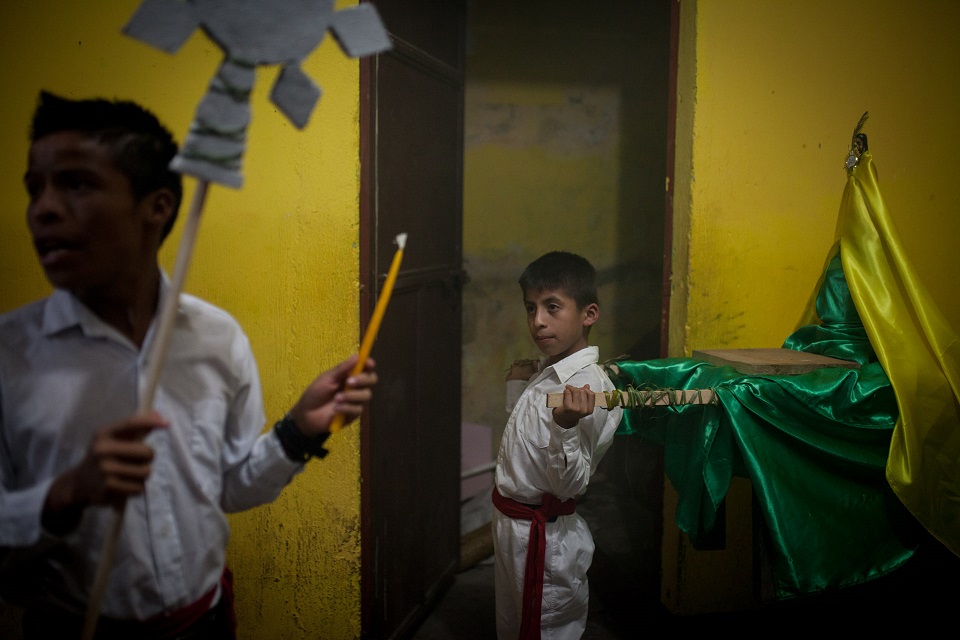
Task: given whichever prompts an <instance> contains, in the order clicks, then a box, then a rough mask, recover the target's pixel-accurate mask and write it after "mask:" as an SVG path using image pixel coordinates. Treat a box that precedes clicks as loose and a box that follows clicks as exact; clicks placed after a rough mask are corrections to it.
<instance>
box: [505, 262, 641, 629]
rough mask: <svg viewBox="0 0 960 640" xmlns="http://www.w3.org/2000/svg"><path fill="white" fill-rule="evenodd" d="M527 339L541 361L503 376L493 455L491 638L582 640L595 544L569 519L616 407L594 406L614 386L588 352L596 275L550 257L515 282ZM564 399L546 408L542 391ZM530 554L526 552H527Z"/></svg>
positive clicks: (616, 417)
mask: <svg viewBox="0 0 960 640" xmlns="http://www.w3.org/2000/svg"><path fill="white" fill-rule="evenodd" d="M520 288H521V290H522V292H523V300H524V305H525V307H526V310H527V325H528V328H529V330H530V336H531V337H532V338H533V341H534V342H535V343H536V345H537V347H538V348H539V349H540V351H541V352H542V354H543V357H542V358H541V359H540V361H539V362H537V361H530V360H526V361H517V362H515V363H514V365H513V367H511V370H510V372H509V373H508V374H507V409H508V411H510V418H509V420H508V422H507V426H506V429H505V431H504V434H503V438H502V440H501V444H500V451H499V454H498V455H497V470H496V478H495V482H494V491H493V502H494V505H495V507H496V508H495V509H494V512H493V522H492V525H491V526H492V528H493V541H494V559H495V574H494V575H495V586H496V610H497V636H498V637H499V638H500V640H515V639H516V638H549V639H576V638H580V637H581V635H582V634H583V631H584V629H585V627H586V620H587V603H588V596H589V592H588V588H587V570H588V569H589V567H590V563H591V561H592V559H593V551H594V543H593V537H592V536H591V534H590V529H589V527H588V526H587V523H586V522H585V521H584V519H583V518H582V517H581V516H580V515H579V514H577V513H576V510H575V509H576V499H577V498H578V497H579V496H581V495H583V493H584V492H585V491H586V489H587V485H588V483H589V482H590V476H591V475H592V474H593V471H594V470H595V469H596V466H597V464H598V463H599V462H600V458H601V457H602V456H603V454H604V453H605V452H606V451H607V449H608V448H609V447H610V445H611V444H612V442H613V436H614V433H615V432H616V430H617V426H618V424H619V422H620V417H621V414H622V409H620V408H619V407H618V408H614V409H612V410H608V409H606V408H603V407H599V408H598V407H596V406H595V397H594V393H595V392H599V391H611V390H613V389H614V385H613V383H612V382H611V381H610V378H609V377H608V376H607V375H606V373H605V372H604V371H603V369H602V368H601V367H600V366H599V365H598V364H597V363H598V358H599V352H598V349H597V348H596V347H591V346H589V345H588V342H587V336H588V334H589V332H590V327H592V326H593V325H594V323H596V321H597V319H598V318H599V316H600V307H599V303H598V299H597V286H596V271H595V270H594V268H593V266H592V265H591V264H590V262H589V261H587V260H586V259H584V258H582V257H581V256H578V255H575V254H572V253H567V252H562V251H554V252H551V253H548V254H545V255H544V256H541V257H540V258H538V259H537V260H535V261H534V262H532V263H531V264H530V265H529V266H528V267H527V268H526V269H525V270H524V272H523V274H522V275H521V276H520ZM557 392H563V404H562V406H560V407H557V408H554V409H550V408H547V402H546V397H547V394H548V393H557ZM528 550H529V553H528Z"/></svg>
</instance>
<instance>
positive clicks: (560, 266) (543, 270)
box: [520, 251, 599, 309]
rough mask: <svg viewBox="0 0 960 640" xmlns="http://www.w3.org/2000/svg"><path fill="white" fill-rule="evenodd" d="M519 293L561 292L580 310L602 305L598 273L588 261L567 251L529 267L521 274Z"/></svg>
mask: <svg viewBox="0 0 960 640" xmlns="http://www.w3.org/2000/svg"><path fill="white" fill-rule="evenodd" d="M520 289H521V290H522V291H523V292H527V291H543V290H546V289H559V290H560V291H563V292H564V293H565V294H566V295H568V296H570V297H571V298H573V299H574V300H575V301H576V303H577V308H578V309H583V308H584V307H586V306H587V305H588V304H594V303H596V304H599V299H598V297H597V271H596V269H594V267H593V265H592V264H590V261H589V260H587V259H586V258H584V257H582V256H578V255H577V254H575V253H570V252H568V251H551V252H550V253H546V254H544V255H542V256H540V257H539V258H537V259H536V260H534V261H533V262H531V263H530V264H529V265H527V268H526V269H524V270H523V273H522V274H520Z"/></svg>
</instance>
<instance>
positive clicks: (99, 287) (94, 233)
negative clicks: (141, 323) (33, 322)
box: [23, 131, 165, 299]
mask: <svg viewBox="0 0 960 640" xmlns="http://www.w3.org/2000/svg"><path fill="white" fill-rule="evenodd" d="M23 182H24V186H25V187H26V189H27V193H28V195H29V196H30V202H29V204H28V205H27V225H28V226H29V228H30V234H31V235H32V236H33V242H34V248H35V249H36V251H37V257H38V258H39V260H40V265H41V266H42V267H43V270H44V273H45V274H46V276H47V279H48V280H49V281H50V283H51V284H52V285H53V286H54V287H57V288H61V289H66V290H69V291H72V292H73V293H75V294H76V295H78V296H79V297H80V298H81V299H84V297H85V295H86V294H94V295H96V294H97V293H101V294H103V293H106V294H110V293H111V292H112V291H114V290H117V289H118V287H123V286H124V285H125V284H128V283H132V282H133V281H134V280H135V279H136V278H137V277H138V276H139V275H142V273H143V272H142V269H144V268H150V265H154V267H153V268H154V269H155V268H156V267H155V265H156V251H157V246H158V245H157V241H156V239H155V238H154V237H153V236H154V235H155V233H156V230H155V229H154V227H155V226H156V225H157V224H158V223H162V220H161V219H162V218H163V217H164V215H165V214H164V212H163V206H162V203H160V204H158V202H157V194H156V193H154V194H150V195H148V196H146V197H144V198H142V199H141V200H139V201H137V200H136V198H135V197H134V195H133V190H132V188H131V185H130V181H129V180H128V179H127V177H126V176H125V175H124V174H123V173H121V171H120V170H119V169H117V167H116V166H115V164H114V162H113V157H112V156H111V154H110V152H109V150H108V149H107V148H106V147H105V146H103V145H101V144H99V143H98V142H97V141H96V140H95V139H93V138H90V137H86V136H84V135H82V134H80V133H79V132H76V131H62V132H57V133H53V134H50V135H47V136H44V137H43V138H41V139H39V140H37V141H36V142H34V143H33V144H32V145H31V147H30V155H29V159H28V163H27V172H26V174H25V175H24V178H23ZM161 200H162V197H161Z"/></svg>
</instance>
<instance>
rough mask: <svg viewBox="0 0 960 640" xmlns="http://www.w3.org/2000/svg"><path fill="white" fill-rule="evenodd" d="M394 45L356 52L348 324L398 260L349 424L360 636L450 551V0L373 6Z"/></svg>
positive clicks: (456, 125)
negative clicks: (356, 171) (374, 380)
mask: <svg viewBox="0 0 960 640" xmlns="http://www.w3.org/2000/svg"><path fill="white" fill-rule="evenodd" d="M375 4H376V5H377V9H378V10H379V12H380V15H381V18H382V19H383V21H384V24H385V25H386V27H387V30H388V31H390V34H391V37H392V38H393V41H394V45H395V46H394V49H393V50H392V51H390V52H388V53H386V54H383V55H379V56H376V57H373V58H366V59H364V60H363V61H361V138H362V140H361V183H362V195H361V226H362V228H361V238H362V244H361V269H360V271H361V278H362V280H363V283H362V284H363V293H362V296H361V321H362V325H363V326H366V323H367V321H368V319H369V316H370V313H371V310H372V309H373V307H374V305H375V304H376V300H377V297H378V296H379V293H380V289H381V287H382V285H383V282H384V280H385V273H386V271H387V269H388V268H389V266H390V263H391V261H392V259H393V255H394V252H395V251H396V245H395V244H394V239H395V237H396V235H397V234H399V233H407V234H408V239H407V245H406V249H405V251H404V256H403V263H402V267H401V270H400V273H399V275H398V277H397V281H396V284H395V287H394V291H393V294H392V296H391V299H390V305H389V307H388V309H387V312H386V314H385V316H384V319H383V323H382V325H381V328H380V332H379V334H378V337H377V341H376V343H375V345H374V349H373V357H374V358H375V359H376V361H377V370H378V373H379V376H380V382H379V383H378V385H377V389H376V392H375V394H374V400H373V402H372V403H371V406H370V410H369V411H368V412H367V414H366V415H365V418H364V422H363V425H362V426H363V428H362V430H361V433H362V436H361V474H362V488H361V500H362V532H361V544H362V549H361V557H362V572H361V591H362V634H363V637H365V638H400V637H403V636H404V635H405V634H407V633H408V632H410V631H412V630H413V629H414V628H415V626H416V625H417V624H418V623H419V621H420V620H421V619H422V618H423V617H424V616H425V615H426V614H427V613H428V611H429V609H430V608H431V607H432V605H433V604H434V602H435V601H436V599H437V598H438V597H439V596H440V595H442V593H443V591H444V590H445V588H446V587H447V586H448V585H449V583H450V582H451V581H452V579H453V575H454V573H455V572H456V570H457V566H458V564H459V553H460V517H459V514H460V502H459V500H460V481H459V476H460V352H461V284H462V275H461V274H462V266H461V262H462V239H461V235H462V180H463V126H462V121H463V120H462V119H463V115H462V114H463V69H462V67H463V65H462V60H463V40H464V18H465V6H464V4H463V2H462V1H459V0H458V1H455V2H453V1H447V0H445V1H444V2H443V3H429V2H426V0H415V1H414V0H387V1H380V2H376V3H375Z"/></svg>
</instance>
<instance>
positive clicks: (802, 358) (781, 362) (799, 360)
mask: <svg viewBox="0 0 960 640" xmlns="http://www.w3.org/2000/svg"><path fill="white" fill-rule="evenodd" d="M693 357H694V358H695V359H698V360H706V361H707V362H709V363H710V364H715V365H717V366H724V365H729V366H731V367H733V368H734V369H735V370H737V371H739V372H740V373H746V374H760V375H764V374H765V375H798V374H801V373H809V372H811V371H815V370H816V369H822V368H824V367H843V368H846V369H859V368H860V365H859V364H858V363H856V362H853V361H851V360H841V359H839V358H830V357H828V356H821V355H819V354H816V353H806V352H804V351H794V350H793V349H701V350H694V352H693Z"/></svg>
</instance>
